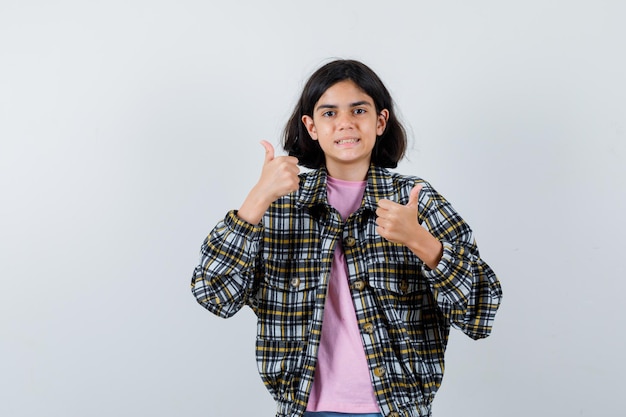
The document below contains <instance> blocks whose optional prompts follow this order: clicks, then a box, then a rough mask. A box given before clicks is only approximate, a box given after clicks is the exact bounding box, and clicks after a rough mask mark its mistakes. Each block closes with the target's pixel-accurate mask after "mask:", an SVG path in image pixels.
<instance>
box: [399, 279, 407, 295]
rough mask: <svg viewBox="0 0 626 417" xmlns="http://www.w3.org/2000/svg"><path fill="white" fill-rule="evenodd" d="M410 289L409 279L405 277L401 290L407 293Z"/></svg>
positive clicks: (401, 283)
mask: <svg viewBox="0 0 626 417" xmlns="http://www.w3.org/2000/svg"><path fill="white" fill-rule="evenodd" d="M408 290H409V281H407V280H406V279H403V280H402V281H401V282H400V291H402V292H403V293H406V292H407V291H408Z"/></svg>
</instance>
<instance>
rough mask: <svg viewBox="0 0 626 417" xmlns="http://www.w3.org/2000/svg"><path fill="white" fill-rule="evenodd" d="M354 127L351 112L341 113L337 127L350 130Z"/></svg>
mask: <svg viewBox="0 0 626 417" xmlns="http://www.w3.org/2000/svg"><path fill="white" fill-rule="evenodd" d="M353 126H354V121H353V120H352V113H351V112H340V113H339V114H338V115H337V127H338V128H339V129H350V128H352V127H353Z"/></svg>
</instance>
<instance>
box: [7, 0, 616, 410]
mask: <svg viewBox="0 0 626 417" xmlns="http://www.w3.org/2000/svg"><path fill="white" fill-rule="evenodd" d="M625 18H626V3H624V2H621V1H618V0H616V1H601V0H589V1H576V0H574V1H572V0H569V1H568V0H541V1H536V0H526V1H495V0H494V1H487V0H475V1H462V0H456V1H411V2H409V1H405V2H399V1H397V2H394V1H367V0H363V1H339V0H335V1H325V0H320V1H309V2H298V1H248V2H244V1H233V2H226V1H219V2H218V1H206V0H205V1H200V0H196V1H194V0H177V1H154V0H153V1H133V0H125V1H117V0H113V1H106V2H105V1H100V2H89V1H43V0H42V1H28V0H20V1H17V0H15V1H12V0H1V1H0V138H1V148H0V190H1V198H2V202H1V204H0V266H1V269H0V274H1V277H0V278H1V281H0V283H1V288H0V337H1V339H0V415H1V416H7V417H18V416H19V417H22V416H28V417H30V416H95V417H100V416H103V417H104V416H107V417H108V416H153V417H165V416H203V417H207V416H272V415H273V414H274V404H273V401H272V399H271V397H270V395H269V394H268V393H267V392H266V390H265V388H264V387H263V385H262V383H261V381H260V379H259V377H258V375H257V371H256V365H255V360H254V339H255V330H256V325H255V320H254V317H253V314H252V313H251V312H250V310H248V309H246V310H244V311H242V312H240V313H239V314H238V315H237V316H235V317H233V318H232V319H229V320H222V319H219V318H217V317H214V316H212V315H211V314H210V313H208V312H207V311H205V310H203V309H202V308H201V307H200V306H198V305H197V304H196V302H195V300H194V299H193V297H192V296H191V293H190V279H191V273H192V270H193V268H194V266H195V265H196V263H197V261H198V251H199V248H200V244H201V243H202V240H203V239H204V237H205V235H206V234H207V233H208V232H209V230H210V229H211V228H212V226H213V225H214V224H215V223H216V222H217V221H218V220H219V219H220V218H221V217H222V216H223V215H224V214H225V212H226V211H227V210H228V209H231V208H237V207H238V205H239V204H240V203H241V201H242V200H243V198H244V197H245V195H246V193H247V192H248V190H249V188H250V187H251V186H252V185H253V184H254V182H255V181H256V179H257V176H258V173H259V170H260V167H261V164H262V161H263V149H262V147H261V146H260V145H259V144H258V142H259V141H260V140H261V139H267V140H269V141H271V142H273V143H274V144H275V145H278V143H279V135H280V132H281V130H282V127H283V125H284V123H285V122H286V120H287V118H288V116H289V114H290V112H291V110H292V108H293V106H294V104H295V101H296V99H297V97H298V95H299V93H300V91H301V88H302V86H303V83H304V82H305V81H306V79H307V77H308V76H309V75H310V74H311V72H313V71H314V70H315V69H316V68H317V67H319V66H320V65H322V64H324V63H326V62H328V60H330V59H331V58H334V57H342V58H356V59H360V60H362V61H363V62H365V63H366V64H368V65H369V66H371V67H372V68H373V69H374V70H375V71H376V72H377V73H378V74H379V75H380V76H381V78H382V79H383V80H384V81H385V83H386V84H387V86H388V88H389V89H390V91H391V92H392V95H393V96H394V98H395V99H396V102H397V105H398V107H399V110H400V112H401V117H402V119H403V120H404V122H405V123H406V125H407V127H408V128H409V131H410V134H411V139H410V146H411V149H410V152H409V158H408V159H407V160H406V161H404V162H403V163H402V164H401V165H400V166H399V167H398V171H400V172H402V173H405V174H415V175H420V176H422V177H424V178H425V179H427V180H429V181H430V182H431V183H433V185H434V186H435V187H436V188H437V189H438V190H439V191H440V192H441V193H442V194H443V195H445V196H446V197H447V198H448V199H449V200H450V201H451V202H452V203H453V204H454V206H455V207H456V208H457V210H458V211H459V212H460V213H461V214H462V215H463V216H464V217H465V218H466V220H467V221H468V222H469V223H470V224H471V225H472V227H473V228H474V230H475V232H476V237H477V239H478V243H479V246H480V248H481V254H482V256H483V258H484V259H485V260H486V261H487V262H488V263H489V264H490V265H491V266H492V267H493V269H494V270H495V271H496V272H497V273H498V275H499V277H500V279H501V282H502V286H503V289H504V295H505V297H504V300H503V304H502V307H501V310H500V312H499V315H498V317H497V318H496V322H495V327H494V331H493V334H492V336H491V337H490V338H488V339H486V340H482V341H478V342H473V341H471V340H469V339H468V338H466V337H465V336H463V335H461V334H460V333H459V332H456V331H455V332H453V334H452V336H451V340H450V345H449V349H448V352H447V369H446V376H445V378H444V383H443V385H442V388H441V391H440V393H439V395H438V396H437V398H436V400H435V404H434V415H435V417H446V416H449V417H452V416H459V415H463V416H483V417H490V416H493V417H495V416H520V417H521V416H524V417H526V416H552V417H556V416H617V415H623V414H621V413H623V408H624V407H623V398H622V397H623V392H624V388H626V386H625V385H624V378H623V375H624V374H625V373H626V366H625V361H624V352H625V351H626V343H625V341H624V340H625V338H624V335H623V331H624V327H625V324H626V320H625V317H626V315H625V313H624V307H623V300H624V291H625V290H626V285H625V284H624V282H625V281H626V277H625V268H624V257H623V252H624V235H625V234H626V227H625V222H624V213H625V212H626V204H625V203H626V199H625V195H624V194H625V193H624V191H625V189H626V181H625V180H626V169H625V166H624V158H625V157H626V145H625V143H626V135H625V132H626V81H625V79H626V76H625V75H626V54H625V52H624V50H625V47H626V46H625V45H626V42H625V41H626V25H625V24H624V21H625Z"/></svg>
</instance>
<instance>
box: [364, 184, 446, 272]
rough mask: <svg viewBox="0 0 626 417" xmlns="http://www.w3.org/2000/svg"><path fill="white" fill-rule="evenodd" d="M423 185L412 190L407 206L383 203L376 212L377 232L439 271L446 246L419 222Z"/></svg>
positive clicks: (384, 201)
mask: <svg viewBox="0 0 626 417" xmlns="http://www.w3.org/2000/svg"><path fill="white" fill-rule="evenodd" d="M420 191H422V185H421V184H418V185H416V186H415V187H413V189H412V190H411V193H410V194H409V201H408V202H407V203H406V205H402V204H398V203H395V202H393V201H391V200H384V199H383V200H380V201H379V202H378V209H376V215H377V216H378V217H377V218H376V225H377V226H378V227H377V228H376V233H378V234H379V235H380V236H382V237H384V238H385V239H387V240H388V241H390V242H393V243H399V244H401V245H404V246H406V247H407V248H409V249H410V250H411V252H413V253H414V254H415V255H416V256H417V257H418V258H420V259H421V260H422V262H424V263H425V264H426V265H428V267H429V268H431V269H435V268H436V267H437V265H438V264H439V261H440V260H441V257H442V255H443V245H442V244H441V242H440V241H439V240H437V238H436V237H434V236H433V235H432V234H431V233H430V232H429V231H428V230H426V229H425V228H423V227H422V226H421V225H420V224H419V223H418V221H417V207H418V199H419V193H420Z"/></svg>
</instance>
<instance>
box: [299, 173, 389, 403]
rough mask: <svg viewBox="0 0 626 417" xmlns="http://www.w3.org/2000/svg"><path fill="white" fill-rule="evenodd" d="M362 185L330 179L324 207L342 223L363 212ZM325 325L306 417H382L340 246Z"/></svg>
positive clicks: (329, 291) (330, 285)
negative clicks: (323, 416) (364, 416)
mask: <svg viewBox="0 0 626 417" xmlns="http://www.w3.org/2000/svg"><path fill="white" fill-rule="evenodd" d="M365 185H366V182H365V181H358V182H353V181H343V180H338V179H336V178H331V177H328V202H329V203H330V205H332V206H333V207H334V208H335V209H337V211H339V213H340V214H341V218H342V219H343V220H344V221H345V220H346V219H347V218H348V217H349V216H350V214H352V213H354V212H355V211H356V210H357V209H358V208H359V207H360V206H361V201H362V200H363V193H364V191H365ZM323 320H324V321H323V324H322V338H321V340H320V347H319V352H318V356H317V367H316V368H315V377H314V379H313V388H312V390H311V395H310V397H309V403H308V404H307V411H334V412H338V413H378V412H380V409H379V407H378V404H377V403H376V397H375V395H374V389H373V388H372V383H371V381H370V374H369V368H368V366H367V360H366V359H365V351H364V350H363V342H362V340H361V333H360V330H359V326H358V323H357V320H356V313H355V311H354V304H353V303H352V297H351V295H350V287H349V285H348V268H347V265H346V260H345V258H344V253H343V247H342V246H341V242H339V243H338V244H337V247H336V249H335V253H334V259H333V263H332V266H331V271H330V282H329V283H328V294H327V297H326V305H325V306H324V319H323Z"/></svg>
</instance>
